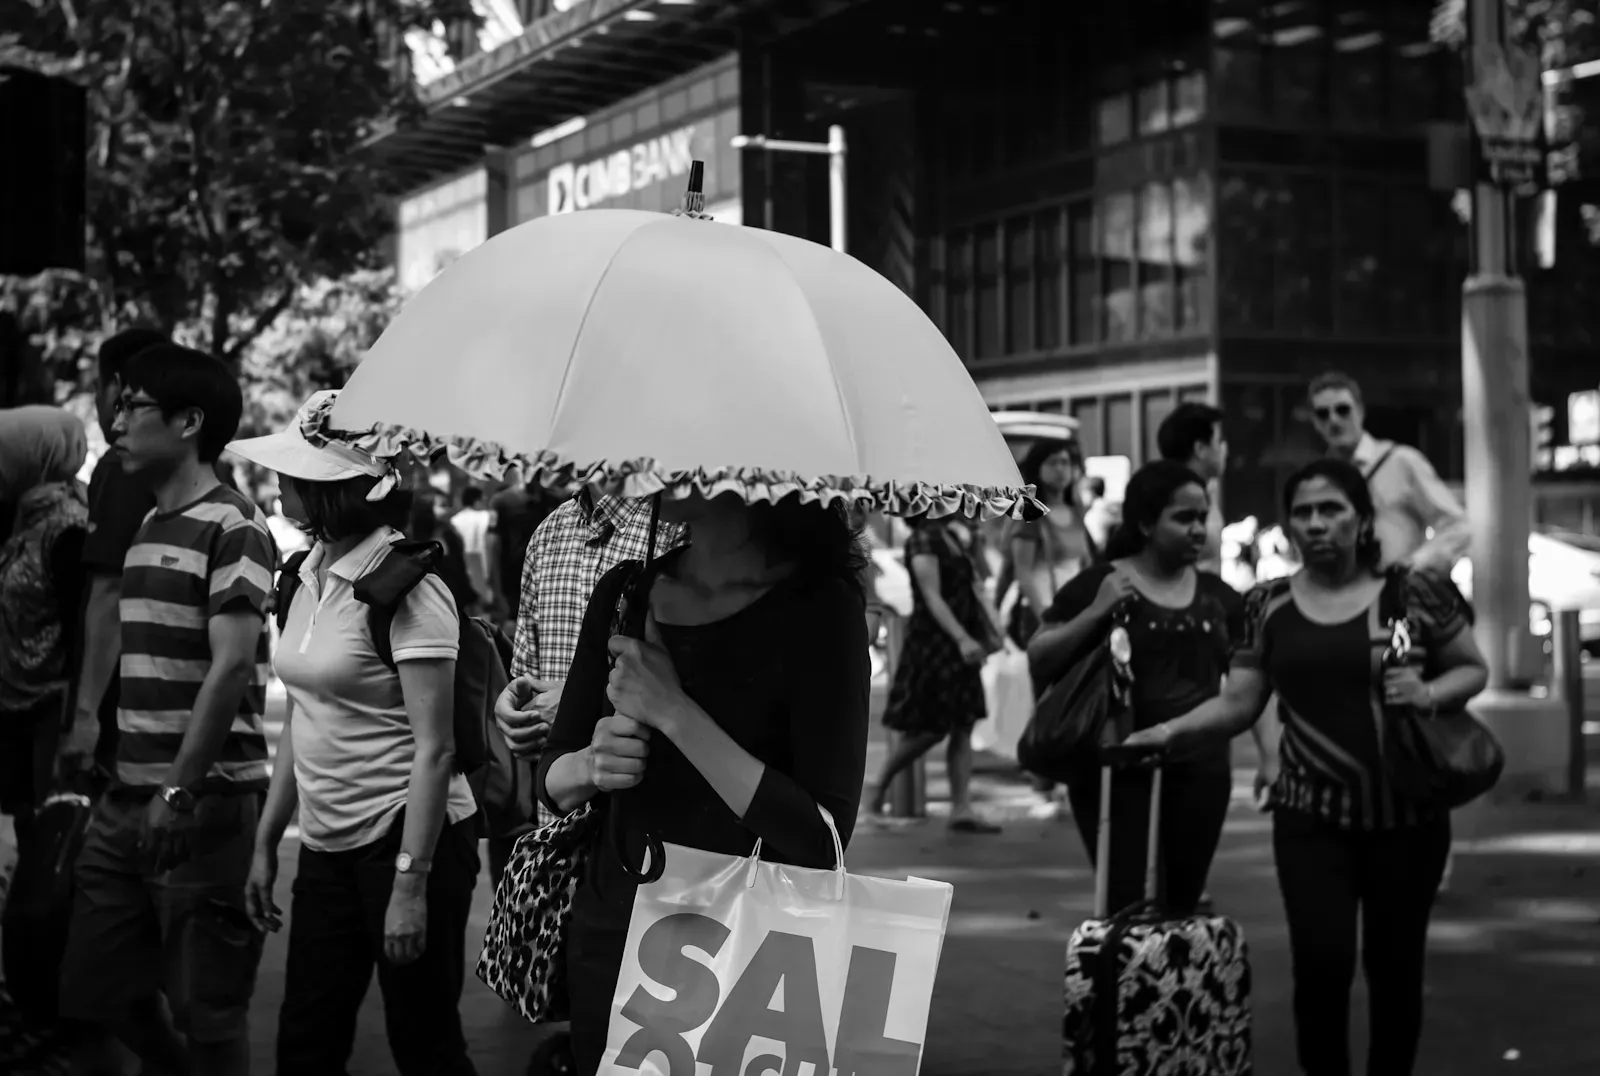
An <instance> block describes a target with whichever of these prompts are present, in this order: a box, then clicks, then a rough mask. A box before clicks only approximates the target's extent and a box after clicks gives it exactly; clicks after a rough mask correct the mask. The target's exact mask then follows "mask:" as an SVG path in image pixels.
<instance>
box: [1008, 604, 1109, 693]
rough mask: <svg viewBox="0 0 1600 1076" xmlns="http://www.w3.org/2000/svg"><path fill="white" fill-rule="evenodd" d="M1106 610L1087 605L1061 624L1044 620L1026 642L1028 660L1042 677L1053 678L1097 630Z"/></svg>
mask: <svg viewBox="0 0 1600 1076" xmlns="http://www.w3.org/2000/svg"><path fill="white" fill-rule="evenodd" d="M1108 612H1109V610H1102V609H1100V608H1099V607H1097V606H1091V607H1090V608H1088V609H1085V610H1084V611H1083V612H1081V613H1079V614H1078V615H1077V616H1075V617H1073V618H1072V619H1071V620H1069V621H1067V622H1066V623H1065V624H1046V625H1045V626H1044V627H1042V628H1040V629H1039V630H1038V632H1037V633H1035V635H1034V637H1033V639H1032V640H1030V641H1029V643H1028V663H1029V664H1030V665H1032V666H1033V669H1034V672H1035V674H1036V675H1038V676H1042V677H1043V678H1044V679H1046V680H1054V679H1055V678H1056V677H1057V676H1059V675H1060V674H1061V672H1062V669H1063V667H1064V666H1065V665H1066V664H1067V663H1068V662H1070V661H1071V660H1072V658H1073V657H1075V656H1076V655H1077V654H1079V653H1080V652H1081V651H1082V650H1083V647H1084V644H1085V643H1087V642H1088V641H1089V640H1090V638H1092V637H1093V636H1094V634H1095V632H1096V631H1098V630H1099V628H1100V626H1101V623H1102V622H1103V621H1104V620H1105V618H1106V614H1107V613H1108Z"/></svg>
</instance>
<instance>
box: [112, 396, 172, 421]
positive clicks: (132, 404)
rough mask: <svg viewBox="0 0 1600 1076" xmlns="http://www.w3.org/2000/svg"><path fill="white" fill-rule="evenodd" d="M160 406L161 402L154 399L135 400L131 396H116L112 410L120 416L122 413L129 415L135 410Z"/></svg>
mask: <svg viewBox="0 0 1600 1076" xmlns="http://www.w3.org/2000/svg"><path fill="white" fill-rule="evenodd" d="M160 406H161V404H160V403H158V402H157V401H155V400H136V399H134V398H133V397H132V396H118V397H117V402H116V404H115V406H114V407H113V408H112V410H113V412H114V413H115V414H116V415H117V416H119V417H120V416H123V415H131V414H133V412H135V411H144V410H148V409H150V408H159V407H160Z"/></svg>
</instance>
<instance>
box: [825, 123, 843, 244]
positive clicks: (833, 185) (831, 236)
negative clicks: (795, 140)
mask: <svg viewBox="0 0 1600 1076" xmlns="http://www.w3.org/2000/svg"><path fill="white" fill-rule="evenodd" d="M844 155H845V145H844V128H843V127H840V126H839V125H838V124H834V125H833V126H832V127H829V128H828V245H829V246H831V247H833V249H834V250H837V251H838V252H839V253H840V254H843V253H844V252H845V249H844V239H845V208H846V205H845V182H844V179H845V173H844V168H845V164H844Z"/></svg>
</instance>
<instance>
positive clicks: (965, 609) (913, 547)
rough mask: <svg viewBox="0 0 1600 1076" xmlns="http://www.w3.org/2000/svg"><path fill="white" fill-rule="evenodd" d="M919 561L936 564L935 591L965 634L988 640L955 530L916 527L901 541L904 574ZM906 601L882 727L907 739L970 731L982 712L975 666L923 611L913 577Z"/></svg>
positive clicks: (972, 572)
mask: <svg viewBox="0 0 1600 1076" xmlns="http://www.w3.org/2000/svg"><path fill="white" fill-rule="evenodd" d="M919 556H931V557H934V558H936V559H937V560H938V562H939V592H940V594H941V595H942V596H943V598H944V600H945V604H947V605H949V606H950V611H951V612H952V613H954V614H955V617H956V620H958V621H960V623H961V626H962V627H963V628H965V629H966V630H967V634H969V635H971V636H972V637H973V638H974V639H977V640H978V641H980V642H983V641H984V640H985V639H987V638H988V637H989V636H990V635H992V634H993V625H992V624H991V623H990V622H989V618H988V613H987V612H985V610H984V609H983V607H982V605H981V604H979V601H978V592H977V586H976V583H977V566H976V565H975V564H974V563H973V559H972V555H971V553H970V552H969V551H968V550H967V549H966V548H964V547H963V546H962V544H961V541H960V539H959V538H957V537H956V532H955V531H954V529H953V528H951V527H950V526H949V525H948V524H946V523H944V522H942V521H932V522H926V523H923V524H921V525H920V526H918V527H917V529H916V530H914V531H912V532H911V537H910V539H909V540H907V542H906V550H905V563H906V569H907V571H910V570H911V565H912V561H913V560H914V559H915V558H916V557H919ZM911 596H912V599H913V602H914V604H913V606H912V610H911V620H910V622H909V623H908V624H907V626H906V638H905V644H904V646H903V647H902V649H901V651H900V660H899V663H898V665H897V666H896V668H895V674H894V685H893V686H892V687H891V688H890V690H889V704H888V706H887V707H886V708H885V709H884V713H883V723H884V725H885V726H887V727H888V728H891V729H894V730H895V731H896V732H902V733H906V734H909V735H918V734H921V733H934V732H939V733H945V732H952V731H954V730H956V729H963V728H970V727H971V726H973V725H975V724H977V723H978V722H979V721H981V720H983V718H984V716H985V715H986V713H987V708H986V706H985V704H984V700H983V679H982V677H981V676H980V675H979V670H978V666H976V665H969V664H967V663H966V662H964V661H962V660H961V648H960V647H959V646H957V645H956V641H955V640H954V639H952V638H951V637H950V635H949V633H948V632H946V631H945V630H944V628H942V627H940V626H939V622H938V621H937V620H935V619H934V618H933V614H932V613H931V612H929V611H928V605H927V603H926V602H925V601H924V600H923V597H922V588H921V587H920V586H919V585H918V583H917V577H916V573H915V572H913V573H912V575H911Z"/></svg>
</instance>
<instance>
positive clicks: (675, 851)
mask: <svg viewBox="0 0 1600 1076" xmlns="http://www.w3.org/2000/svg"><path fill="white" fill-rule="evenodd" d="M823 817H824V818H827V812H823ZM827 822H828V828H829V829H830V830H833V829H834V825H833V820H832V819H831V818H827ZM833 839H834V848H835V851H836V852H837V853H839V854H838V858H837V859H836V860H835V862H836V863H837V864H838V869H837V870H833V871H826V870H811V869H807V868H803V867H789V866H782V865H779V864H775V863H763V862H761V860H760V851H761V844H760V842H759V841H757V842H756V850H755V852H754V853H753V854H752V855H751V856H750V857H749V858H747V859H741V858H738V857H735V856H727V855H721V854H718V853H715V852H702V851H700V850H698V849H694V848H682V847H679V846H678V845H675V844H669V845H667V846H666V870H665V872H664V873H663V874H662V876H661V878H660V879H659V880H658V881H655V882H652V883H650V884H648V885H642V886H640V887H639V890H638V895H637V896H636V897H635V898H634V902H633V919H632V921H631V922H630V923H629V924H628V944H627V948H626V949H625V950H624V952H623V957H622V969H621V973H620V974H619V976H618V978H617V992H616V994H615V995H614V996H613V998H612V1002H611V1027H610V1031H609V1033H608V1035H607V1038H606V1052H605V1057H604V1058H603V1059H602V1060H601V1062H600V1069H599V1071H600V1073H601V1074H602V1076H620V1074H629V1076H833V1074H835V1073H837V1076H916V1073H917V1071H918V1068H919V1067H920V1065H921V1062H922V1046H923V1042H924V1038H925V1036H926V1033H927V1029H928V1005H929V1003H930V1001H931V1000H932V998H933V981H934V977H935V974H936V972H937V971H938V967H939V953H940V950H941V948H942V947H943V944H944V932H945V927H946V925H947V924H948V922H949V918H950V899H951V896H952V894H953V892H954V890H953V889H952V888H951V886H950V885H949V884H948V883H946V882H933V881H926V880H923V879H917V878H912V879H908V880H906V881H903V882H900V881H890V880H888V879H884V878H867V877H861V876H858V875H853V874H847V873H846V872H845V870H844V857H843V854H842V851H841V850H840V848H839V837H838V833H837V831H835V833H834V838H833Z"/></svg>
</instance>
